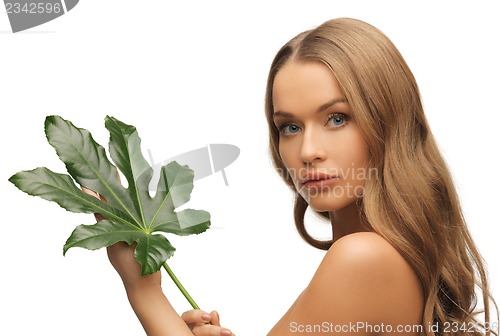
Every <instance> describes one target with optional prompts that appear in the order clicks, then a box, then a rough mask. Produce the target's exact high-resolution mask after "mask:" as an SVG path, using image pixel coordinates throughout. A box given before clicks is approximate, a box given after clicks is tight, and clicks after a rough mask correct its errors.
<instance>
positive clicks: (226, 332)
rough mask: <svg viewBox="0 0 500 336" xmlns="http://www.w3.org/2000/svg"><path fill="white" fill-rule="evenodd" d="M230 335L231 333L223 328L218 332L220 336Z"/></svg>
mask: <svg viewBox="0 0 500 336" xmlns="http://www.w3.org/2000/svg"><path fill="white" fill-rule="evenodd" d="M232 334H233V333H232V332H231V330H229V329H226V328H224V329H222V330H221V331H220V336H231V335H232Z"/></svg>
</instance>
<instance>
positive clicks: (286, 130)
mask: <svg viewBox="0 0 500 336" xmlns="http://www.w3.org/2000/svg"><path fill="white" fill-rule="evenodd" d="M278 129H279V132H280V133H283V134H285V135H291V134H295V133H297V132H299V131H300V127H299V126H297V125H295V124H285V125H282V126H280V127H279V128H278Z"/></svg>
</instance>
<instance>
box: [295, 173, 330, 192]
mask: <svg viewBox="0 0 500 336" xmlns="http://www.w3.org/2000/svg"><path fill="white" fill-rule="evenodd" d="M338 180H339V177H338V176H336V175H330V174H326V173H322V172H310V173H308V174H307V175H306V176H305V178H304V179H303V180H302V181H301V184H302V187H304V188H308V189H309V188H319V189H323V188H327V187H330V186H332V185H334V184H335V183H337V181H338Z"/></svg>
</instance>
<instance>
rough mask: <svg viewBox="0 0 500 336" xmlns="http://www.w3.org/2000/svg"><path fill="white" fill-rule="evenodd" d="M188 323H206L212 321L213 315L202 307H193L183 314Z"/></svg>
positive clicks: (191, 324)
mask: <svg viewBox="0 0 500 336" xmlns="http://www.w3.org/2000/svg"><path fill="white" fill-rule="evenodd" d="M181 317H182V319H183V320H184V322H186V324H188V325H190V326H194V325H195V324H205V323H207V322H210V321H211V318H212V317H211V316H210V314H209V313H207V312H206V311H203V310H200V309H191V310H188V311H187V312H184V313H183V314H182V315H181Z"/></svg>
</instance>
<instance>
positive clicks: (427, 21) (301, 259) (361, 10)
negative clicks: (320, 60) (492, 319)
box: [0, 0, 500, 336]
mask: <svg viewBox="0 0 500 336" xmlns="http://www.w3.org/2000/svg"><path fill="white" fill-rule="evenodd" d="M431 3H432V4H431ZM494 3H495V2H494V1H490V2H486V1H474V2H472V1H467V2H460V1H440V2H439V4H438V2H434V1H432V2H431V1H419V2H415V5H411V4H408V2H406V1H392V2H391V1H376V2H375V1H309V2H307V3H306V2H305V1H304V2H292V1H273V2H271V1H269V2H267V3H265V4H264V2H262V4H252V5H250V4H246V5H243V4H240V2H236V1H235V2H230V1H226V2H222V1H194V2H193V1H189V2H185V3H182V4H181V3H180V2H175V3H173V2H170V1H130V0H106V1H98V0H81V1H80V3H79V4H78V5H77V6H76V7H75V8H74V9H73V10H72V11H70V12H69V13H68V14H66V15H64V16H62V17H60V18H59V19H56V20H54V21H52V22H49V23H47V24H44V25H42V26H39V27H35V28H33V29H31V30H28V31H25V32H21V33H16V34H12V33H11V32H10V26H9V22H8V18H7V15H6V14H5V13H4V12H3V8H2V12H1V13H0V31H1V34H0V111H1V112H0V113H1V118H2V119H1V133H0V137H1V138H0V141H1V142H0V143H1V144H2V150H3V154H2V159H1V164H0V192H1V204H2V205H1V209H2V212H3V219H2V221H1V224H0V232H1V236H0V237H1V245H0V258H1V264H0V282H1V286H0V305H1V307H2V311H4V312H7V314H6V315H5V313H3V314H2V317H1V318H0V319H1V322H0V334H1V335H39V334H44V335H122V336H126V335H142V334H144V333H143V331H142V328H141V326H140V325H139V323H138V321H137V319H136V317H135V315H134V314H133V312H132V310H131V308H130V306H129V304H128V301H127V299H126V296H125V293H124V290H123V287H122V285H121V282H120V280H119V278H118V276H117V275H116V273H115V272H114V270H113V269H112V267H111V266H110V265H109V263H108V261H107V258H106V255H105V251H104V250H99V251H94V252H90V251H87V250H83V249H72V250H70V251H69V252H68V254H67V255H66V257H63V256H62V246H63V244H64V242H65V240H66V238H67V237H68V236H69V234H70V233H71V231H72V230H73V228H74V227H75V226H76V225H77V224H82V223H85V224H91V223H93V218H92V216H90V215H80V214H72V213H68V212H66V211H64V210H63V209H61V208H59V207H58V206H57V205H56V204H53V203H48V202H46V201H44V200H41V199H39V198H34V197H29V196H27V195H26V194H24V193H21V192H19V191H18V190H17V189H16V188H15V187H14V186H13V185H11V184H10V183H9V182H8V181H7V179H8V178H9V177H10V176H11V175H12V174H14V173H16V172H17V171H19V170H25V169H32V168H35V167H37V166H47V167H49V168H51V169H53V170H55V171H58V172H61V173H62V172H65V170H64V166H63V164H62V163H61V162H60V161H59V160H58V158H57V156H56V154H55V152H54V150H53V149H52V148H51V147H50V146H49V145H48V143H47V142H46V140H45V137H44V133H43V121H44V118H45V116H46V115H49V114H58V115H61V116H63V117H65V118H67V119H69V120H71V121H73V122H74V123H75V124H76V125H77V126H79V127H84V128H87V129H89V130H90V131H91V132H92V133H93V135H94V137H95V138H96V140H97V141H98V142H100V143H101V144H103V145H106V144H107V137H108V135H107V132H106V130H105V128H104V122H103V119H104V116H105V115H107V114H109V115H112V116H115V117H117V118H118V119H121V120H123V121H124V122H127V123H130V124H133V125H135V126H137V128H138V130H139V133H140V135H141V137H142V140H143V148H144V151H146V150H147V149H150V150H151V151H152V152H153V154H154V157H155V159H156V160H157V161H160V160H164V159H167V158H170V157H172V156H174V155H177V154H180V153H184V152H187V151H190V150H193V149H196V148H200V147H203V146H205V145H206V144H209V143H230V144H234V145H236V146H238V147H239V148H240V149H241V155H240V157H239V159H238V160H237V161H236V162H235V163H233V164H232V165H231V166H229V167H228V168H227V169H226V174H227V177H228V180H229V186H225V185H224V182H223V177H222V176H221V174H220V173H218V174H215V175H212V176H210V177H207V178H205V179H203V180H198V181H196V182H195V188H194V191H193V195H192V201H191V203H190V206H191V207H193V208H202V209H205V210H208V211H210V212H211V214H212V223H213V224H212V225H213V230H212V229H211V230H209V231H208V232H206V233H204V234H202V235H199V236H196V237H183V238H182V239H181V238H180V237H176V236H173V237H169V238H170V239H171V242H172V243H173V244H174V246H176V247H177V249H178V251H177V252H176V255H175V256H174V257H173V259H171V261H170V262H169V264H170V266H171V267H172V269H173V270H174V271H175V272H176V274H177V276H178V277H179V278H180V280H181V281H182V282H183V284H184V285H185V286H186V288H187V289H188V291H190V293H191V294H192V296H193V297H194V299H195V300H196V301H197V302H198V304H199V305H200V306H201V307H202V308H203V309H206V310H210V309H214V308H215V309H217V310H218V311H219V312H220V314H221V317H222V322H223V324H224V325H226V326H228V327H230V328H232V330H233V331H234V332H235V333H236V334H237V335H239V336H244V335H264V334H265V333H266V332H267V331H269V330H270V328H271V327H272V326H273V325H274V324H275V323H276V322H277V320H278V319H279V318H280V317H281V316H282V315H283V313H284V312H285V311H286V310H287V309H288V307H289V306H290V304H291V303H292V302H293V301H294V300H295V298H296V297H297V296H298V294H299V293H300V292H301V291H302V290H303V289H304V287H305V286H306V285H307V283H308V281H309V279H310V278H311V276H312V275H313V273H314V270H315V269H316V267H317V265H318V263H319V262H320V260H321V258H322V256H323V255H324V252H321V251H318V250H315V249H314V248H312V247H309V246H307V245H306V244H305V243H304V242H302V241H301V239H300V238H299V236H298V234H297V233H296V232H295V229H294V224H293V219H292V196H291V193H290V192H289V190H288V189H287V188H286V187H285V185H284V184H283V183H282V182H281V180H280V179H279V178H278V176H277V174H276V173H275V172H274V171H273V169H272V167H271V164H270V160H269V158H268V152H267V130H266V124H265V119H264V112H263V102H264V90H265V82H266V76H267V71H268V68H269V65H270V63H271V60H272V58H273V57H274V54H275V52H276V51H277V50H278V49H279V47H280V46H281V45H283V44H284V43H285V42H286V41H288V40H289V39H290V38H291V37H293V36H295V35H296V34H297V33H299V32H301V31H303V30H305V29H309V28H312V27H315V26H317V25H319V24H320V23H322V22H324V21H326V20H328V19H330V18H335V17H344V16H347V17H355V18H359V19H362V20H365V21H367V22H369V23H371V24H373V25H375V26H376V27H378V28H380V29H381V30H382V31H383V32H385V33H386V34H387V35H388V36H389V38H391V39H392V40H393V42H394V43H395V44H396V46H398V48H399V49H400V51H401V52H402V54H403V56H404V57H405V58H406V60H407V62H408V63H409V65H410V67H411V68H412V70H413V72H414V74H415V77H416V78H417V81H418V83H419V85H420V89H421V92H422V96H423V101H424V105H425V108H426V113H427V116H428V119H429V122H430V124H431V127H432V130H433V132H434V134H435V136H436V138H437V140H438V142H439V145H440V147H441V149H442V151H443V153H444V155H445V158H446V160H447V162H448V163H449V165H450V167H451V170H452V172H453V175H454V178H455V180H456V183H457V188H458V189H459V192H460V195H461V198H462V201H463V208H464V213H465V216H466V218H467V220H468V222H469V226H470V230H471V232H472V234H473V236H474V238H475V240H476V242H477V245H478V246H479V248H480V251H481V252H482V254H483V256H484V258H485V260H486V261H487V262H488V265H489V270H490V277H491V285H492V287H493V292H494V294H495V295H496V297H497V299H500V297H499V295H500V265H499V261H498V255H499V253H500V247H499V244H498V234H499V232H500V229H499V225H500V220H499V219H498V214H497V211H496V210H497V209H498V207H499V204H498V203H499V201H500V197H499V196H498V190H499V189H500V181H499V179H498V172H499V171H498V167H499V166H498V153H499V150H498V145H499V144H500V132H499V128H498V127H499V125H500V108H499V102H498V97H499V91H500V90H499V89H500V85H499V78H500V66H499V65H498V60H499V59H500V54H499V49H498V33H499V32H500V20H498V17H497V12H496V10H494ZM308 221H309V224H311V223H312V222H313V221H315V219H314V217H310V218H309V219H308ZM311 225H312V226H313V229H314V230H315V232H316V233H318V232H327V230H326V229H327V228H328V226H327V225H326V224H321V223H319V222H313V223H312V224H311ZM163 279H164V291H165V292H166V294H167V296H168V297H169V298H170V300H171V301H172V303H173V304H174V306H175V307H176V309H177V310H178V311H179V312H182V311H184V310H187V309H189V305H188V303H187V302H186V301H185V300H184V298H183V297H182V296H181V295H180V294H179V293H178V291H177V289H176V288H175V287H174V285H173V283H172V282H171V281H170V279H169V278H168V276H167V275H166V274H164V278H163Z"/></svg>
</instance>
